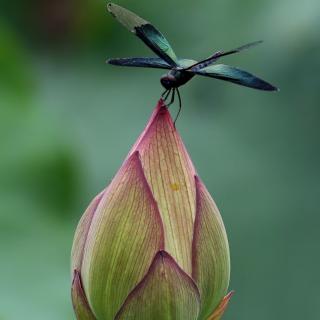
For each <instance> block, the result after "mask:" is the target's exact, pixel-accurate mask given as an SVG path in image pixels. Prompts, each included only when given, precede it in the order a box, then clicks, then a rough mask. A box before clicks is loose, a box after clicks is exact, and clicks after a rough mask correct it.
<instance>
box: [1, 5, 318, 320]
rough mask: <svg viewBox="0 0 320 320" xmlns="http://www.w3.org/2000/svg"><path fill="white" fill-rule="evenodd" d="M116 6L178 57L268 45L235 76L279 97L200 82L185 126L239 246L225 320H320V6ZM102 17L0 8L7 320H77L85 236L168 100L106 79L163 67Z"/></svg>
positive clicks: (239, 60)
mask: <svg viewBox="0 0 320 320" xmlns="http://www.w3.org/2000/svg"><path fill="white" fill-rule="evenodd" d="M118 3H119V4H121V5H123V6H125V7H128V8H130V9H132V10H133V11H135V12H137V13H139V14H140V15H141V16H142V17H145V18H146V19H148V20H150V21H152V22H153V23H154V24H155V25H156V26H158V27H159V29H160V30H161V31H162V32H163V33H164V34H165V35H166V36H167V37H168V39H169V41H170V42H171V43H172V45H173V47H174V49H175V51H176V53H177V54H178V55H179V56H180V57H185V58H194V59H200V58H204V57H206V56H208V55H209V54H211V53H212V52H213V51H215V50H219V49H231V48H234V47H237V46H239V45H242V44H244V43H247V42H250V41H253V40H259V39H263V40H265V43H264V44H263V45H260V46H259V47H257V48H255V49H252V50H250V51H246V52H243V53H241V54H237V55H234V56H232V57H231V56H230V57H228V58H225V59H224V63H229V64H233V65H236V66H239V67H242V68H244V69H245V70H248V71H251V72H253V73H256V74H257V75H260V76H261V77H263V78H264V79H266V80H269V81H270V82H272V83H273V84H275V85H277V86H279V87H280V88H281V91H280V92H279V93H265V92H260V91H255V90H252V89H247V88H244V87H238V86H236V85H232V84H228V83H224V82H220V81H217V80H214V79H209V78H200V77H198V78H197V79H194V80H192V81H191V82H190V83H189V84H187V85H186V86H185V87H183V88H182V89H181V93H182V96H183V112H182V115H181V117H180V119H179V120H178V124H177V126H178V129H179V131H180V133H181V135H182V137H183V139H184V142H185V144H186V146H187V148H188V151H189V153H190V155H191V157H192V159H193V161H194V164H195V166H196V167H197V169H198V172H199V175H200V176H201V177H202V179H203V180H204V182H205V183H206V185H207V187H208V189H209V190H210V192H211V194H212V195H213V197H214V198H215V200H216V202H217V204H218V206H219V208H220V210H221V213H222V216H223V219H224V222H225V225H226V228H227V231H228V235H229V240H230V247H231V255H232V281H231V285H230V288H232V289H235V290H236V295H235V296H234V298H233V300H232V303H231V304H230V308H229V309H228V312H227V314H226V316H225V318H224V319H226V320H234V319H236V320H256V319H259V320H270V319H291V320H298V319H299V320H300V319H306V320H314V319H320V294H319V284H320V283H319V269H320V257H319V225H320V215H319V214H320V212H319V199H320V174H319V173H320V172H319V164H320V148H319V138H320V135H319V134H320V130H319V117H320V104H319V101H320V90H319V89H320V80H319V74H320V2H319V1H318V0H305V1H292V0H281V1H278V0H269V1H256V0H242V1H238V0H214V1H212V0H199V1H188V0H176V1H169V0H163V1H155V2H150V1H134V2H133V1H124V0H122V1H118ZM105 5H106V3H105V1H102V0H92V1H85V0H79V1H73V0H42V1H38V0H30V1H19V0H18V1H1V5H0V6H1V7H0V146H1V148H0V150H1V151H0V257H1V258H0V319H1V320H15V319H28V320H29V319H32V320H43V319H46V320H57V319H59V320H60V319H74V317H73V312H72V308H71V302H70V275H69V259H70V249H71V244H72V239H73V233H74V230H75V227H76V224H77V222H78V220H79V218H80V216H81V214H82V212H83V211H84V209H85V208H86V206H87V204H88V203H89V201H90V200H91V198H92V197H93V196H94V195H96V194H97V193H98V192H99V191H100V190H101V189H103V188H104V187H105V186H106V185H107V184H108V183H109V182H110V180H111V179H112V177H113V175H114V174H115V172H116V171H117V169H118V168H119V166H120V165H121V163H122V161H123V159H124V158H125V156H126V154H127V152H128V151H129V149H130V147H131V145H132V144H133V142H134V141H135V139H136V138H137V136H138V135H139V133H140V132H141V130H142V129H143V127H144V125H145V123H146V121H147V119H148V117H149V115H150V114H151V112H152V109H153V107H154V106H155V105H156V102H157V99H158V98H159V95H160V93H161V91H162V89H161V87H160V84H159V78H160V75H161V71H159V70H146V69H130V68H117V67H114V66H109V65H106V64H105V59H106V58H107V57H126V56H148V55H151V56H152V53H151V52H150V51H149V50H148V48H146V47H145V46H144V45H143V43H141V42H140V41H139V39H137V38H135V37H134V36H132V35H130V33H128V31H127V30H125V29H124V28H123V27H122V26H121V25H119V24H118V23H117V22H116V21H115V20H114V19H113V18H112V17H111V16H109V15H108V14H107V13H106V10H105ZM171 110H172V112H173V113H174V114H175V113H176V111H177V105H174V106H173V107H172V109H171Z"/></svg>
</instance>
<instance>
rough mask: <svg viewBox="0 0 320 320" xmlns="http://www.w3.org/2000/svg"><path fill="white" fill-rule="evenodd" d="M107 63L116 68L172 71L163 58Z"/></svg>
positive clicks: (120, 60)
mask: <svg viewBox="0 0 320 320" xmlns="http://www.w3.org/2000/svg"><path fill="white" fill-rule="evenodd" d="M107 63H109V64H112V65H115V66H126V67H142V68H157V69H171V66H170V65H169V64H168V63H167V62H165V61H164V60H162V59H161V58H117V59H109V60H107Z"/></svg>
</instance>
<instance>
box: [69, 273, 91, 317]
mask: <svg viewBox="0 0 320 320" xmlns="http://www.w3.org/2000/svg"><path fill="white" fill-rule="evenodd" d="M71 297H72V304H73V309H74V312H75V314H76V317H77V319H78V320H96V318H95V316H94V315H93V313H92V311H91V309H90V307H89V304H88V300H87V298H86V295H85V293H84V291H83V288H82V283H81V278H80V274H79V272H78V271H77V270H75V271H74V277H73V281H72V287H71Z"/></svg>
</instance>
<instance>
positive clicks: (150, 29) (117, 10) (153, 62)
mask: <svg viewBox="0 0 320 320" xmlns="http://www.w3.org/2000/svg"><path fill="white" fill-rule="evenodd" d="M107 8H108V11H109V12H110V13H111V14H112V15H113V16H114V17H115V18H116V19H117V20H118V21H119V22H120V23H121V24H122V25H124V26H125V27H126V28H127V29H128V30H130V31H131V32H133V33H134V34H135V35H136V36H138V37H139V38H140V39H141V40H142V41H143V42H144V43H145V44H146V45H147V46H148V47H149V48H150V49H151V50H152V51H153V52H154V53H155V54H156V55H157V56H158V58H144V57H139V58H117V59H109V60H108V61H107V62H108V63H110V64H112V65H118V66H127V67H146V68H160V69H168V70H170V71H169V72H168V73H167V74H165V75H163V76H162V77H161V80H160V81H161V84H162V86H163V87H164V88H165V91H164V92H163V94H162V97H164V100H167V98H168V97H169V95H170V93H172V96H171V101H170V103H169V104H168V105H170V104H171V103H173V101H174V97H175V93H176V92H177V94H178V97H179V102H180V103H179V112H180V110H181V97H180V93H179V90H178V88H179V87H180V86H182V85H184V84H185V83H187V82H188V81H189V80H191V79H192V78H193V77H194V76H195V75H201V76H206V77H211V78H216V79H220V80H225V81H229V82H233V83H236V84H239V85H242V86H246V87H250V88H254V89H259V90H266V91H277V90H278V89H277V88H276V87H274V86H273V85H271V84H270V83H268V82H266V81H264V80H262V79H259V78H258V77H256V76H254V75H252V74H250V73H249V72H246V71H243V70H240V69H238V68H235V67H232V66H228V65H224V64H216V61H217V60H218V59H219V58H221V57H224V56H227V55H230V54H233V53H236V52H240V51H242V50H245V49H248V48H250V47H252V46H255V45H257V44H259V43H261V42H262V41H256V42H252V43H249V44H246V45H244V46H241V47H239V48H236V49H233V50H230V51H225V52H224V51H218V52H215V53H214V54H212V55H211V56H210V57H208V58H206V59H204V60H202V61H199V62H197V61H195V60H191V59H178V58H177V56H176V54H175V53H174V51H173V49H172V48H171V46H170V44H169V42H168V40H167V39H166V38H165V37H164V36H163V34H162V33H161V32H160V31H158V30H157V29H156V28H155V27H154V26H153V25H152V24H150V23H149V22H148V21H146V20H144V19H142V18H140V17H139V16H137V15H136V14H134V13H133V12H131V11H129V10H127V9H125V8H122V7H120V6H118V5H116V4H113V3H109V4H108V6H107ZM179 112H178V115H179ZM178 115H177V117H178Z"/></svg>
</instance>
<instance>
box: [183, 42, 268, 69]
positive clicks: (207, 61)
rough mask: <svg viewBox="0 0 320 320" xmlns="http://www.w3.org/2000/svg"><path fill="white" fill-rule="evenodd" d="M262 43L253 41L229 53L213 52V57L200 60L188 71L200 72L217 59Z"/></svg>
mask: <svg viewBox="0 0 320 320" xmlns="http://www.w3.org/2000/svg"><path fill="white" fill-rule="evenodd" d="M262 42H263V41H261V40H259V41H254V42H250V43H247V44H245V45H243V46H241V47H238V48H235V49H232V50H229V51H217V52H215V53H214V54H213V55H211V56H210V57H208V58H207V59H204V60H201V61H199V62H197V63H195V64H194V65H192V66H190V67H189V68H188V69H190V70H192V71H194V70H200V69H203V68H205V67H207V66H209V65H211V64H213V63H214V62H216V61H217V60H218V59H219V58H221V57H224V56H228V55H230V54H233V53H237V52H241V51H243V50H247V49H250V48H252V47H254V46H256V45H258V44H260V43H262Z"/></svg>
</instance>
